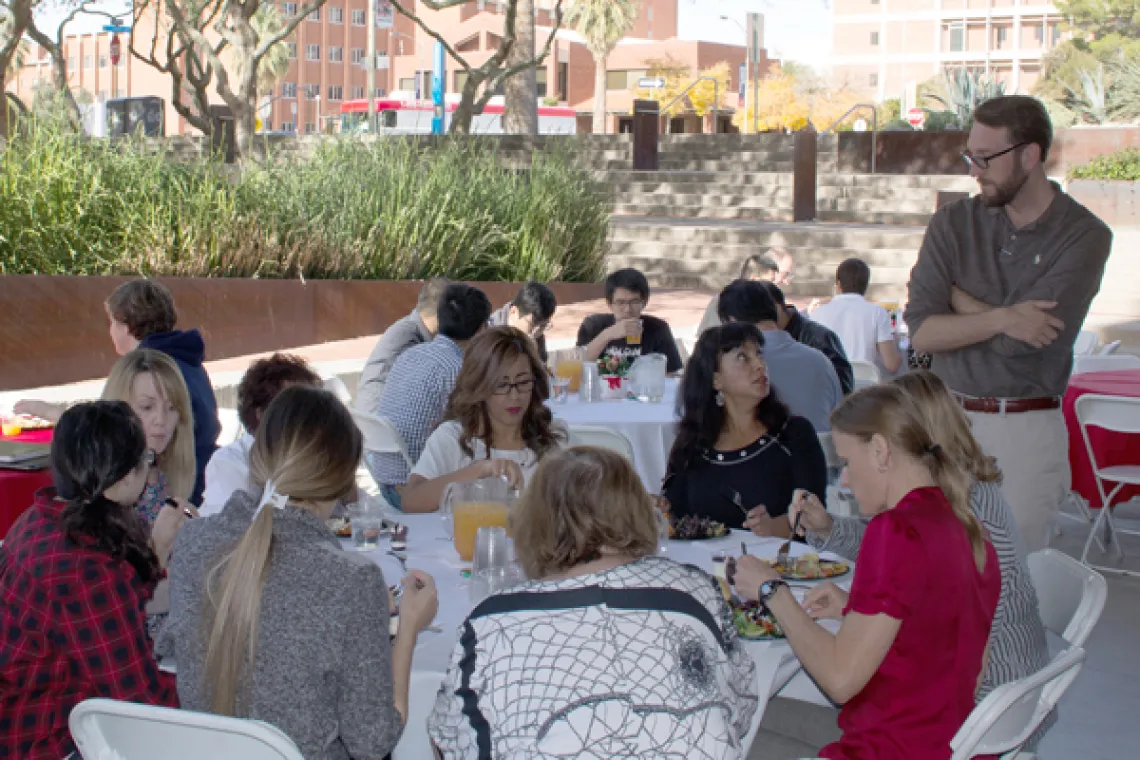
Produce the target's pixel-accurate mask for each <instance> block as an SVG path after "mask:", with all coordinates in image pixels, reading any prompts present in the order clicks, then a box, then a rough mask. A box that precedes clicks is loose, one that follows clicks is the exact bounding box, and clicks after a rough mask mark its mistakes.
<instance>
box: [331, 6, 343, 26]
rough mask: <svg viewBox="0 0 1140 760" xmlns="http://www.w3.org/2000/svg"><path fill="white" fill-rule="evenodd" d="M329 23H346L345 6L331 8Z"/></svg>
mask: <svg viewBox="0 0 1140 760" xmlns="http://www.w3.org/2000/svg"><path fill="white" fill-rule="evenodd" d="M329 23H330V24H343V23H344V8H329Z"/></svg>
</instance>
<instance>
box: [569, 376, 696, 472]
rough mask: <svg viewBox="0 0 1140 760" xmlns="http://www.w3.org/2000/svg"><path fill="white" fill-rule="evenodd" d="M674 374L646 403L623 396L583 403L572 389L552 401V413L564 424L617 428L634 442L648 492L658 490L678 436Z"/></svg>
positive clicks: (634, 449)
mask: <svg viewBox="0 0 1140 760" xmlns="http://www.w3.org/2000/svg"><path fill="white" fill-rule="evenodd" d="M678 382H679V381H678V380H677V378H672V377H671V378H667V379H666V380H665V396H664V397H663V398H662V399H661V401H660V402H659V403H656V404H648V403H642V402H640V401H633V400H630V399H625V400H622V401H598V402H595V403H583V402H582V401H580V400H579V399H578V394H577V393H571V394H570V399H569V401H567V402H566V403H565V404H551V406H550V409H551V411H552V412H553V413H554V416H555V417H557V418H558V419H560V420H563V421H564V422H565V423H566V424H567V425H591V426H595V427H605V428H609V429H610V430H616V431H617V432H619V433H621V434H622V435H624V436H625V437H626V438H628V439H629V442H630V443H631V444H633V461H634V464H635V465H636V466H637V473H638V475H640V476H641V482H642V483H644V484H645V488H646V490H647V491H649V493H651V494H655V493H659V492H660V491H661V480H662V479H663V478H664V477H665V464H666V462H667V461H668V459H669V450H670V449H671V448H673V439H675V438H676V437H677V430H676V427H677V418H676V401H677V385H678Z"/></svg>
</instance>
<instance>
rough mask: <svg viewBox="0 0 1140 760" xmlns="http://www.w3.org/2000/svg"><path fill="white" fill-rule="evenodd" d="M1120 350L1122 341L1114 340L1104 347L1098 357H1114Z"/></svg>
mask: <svg viewBox="0 0 1140 760" xmlns="http://www.w3.org/2000/svg"><path fill="white" fill-rule="evenodd" d="M1119 350H1120V341H1118V340H1114V341H1112V342H1111V343H1109V344H1108V345H1107V346H1102V347H1101V349H1100V353H1098V354H1097V356H1112V355H1113V354H1115V353H1116V352H1117V351H1119Z"/></svg>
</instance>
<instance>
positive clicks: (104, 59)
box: [99, 55, 107, 69]
mask: <svg viewBox="0 0 1140 760" xmlns="http://www.w3.org/2000/svg"><path fill="white" fill-rule="evenodd" d="M99 68H101V69H105V68H107V56H105V55H101V56H99Z"/></svg>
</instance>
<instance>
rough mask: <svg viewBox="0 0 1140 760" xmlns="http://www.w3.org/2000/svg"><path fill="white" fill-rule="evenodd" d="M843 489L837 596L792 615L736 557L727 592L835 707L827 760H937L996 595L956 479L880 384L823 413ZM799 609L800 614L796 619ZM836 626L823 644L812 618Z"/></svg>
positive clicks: (898, 396)
mask: <svg viewBox="0 0 1140 760" xmlns="http://www.w3.org/2000/svg"><path fill="white" fill-rule="evenodd" d="M831 420H832V435H833V440H834V441H835V446H836V449H837V450H838V453H839V456H840V457H841V458H842V459H843V460H844V462H845V467H844V479H845V481H846V483H847V485H849V486H850V488H851V490H852V491H853V492H854V495H855V498H856V499H858V501H859V506H860V509H861V510H862V512H863V514H864V515H867V516H873V519H872V520H871V522H870V524H869V525H868V526H867V532H866V535H865V537H864V539H863V547H862V549H861V550H860V552H859V563H858V565H857V566H856V569H855V578H854V581H853V583H852V588H851V594H850V596H848V594H847V593H845V592H844V591H842V590H841V589H839V588H838V587H837V586H836V585H835V584H833V583H830V582H828V583H824V584H822V585H821V586H819V587H817V588H815V589H813V590H812V592H811V593H809V594H808V595H807V597H806V598H805V600H804V605H803V607H801V606H800V605H799V603H797V602H796V599H795V597H793V596H792V593H791V591H790V590H789V589H788V587H787V585H786V584H784V583H783V581H781V580H780V579H779V575H778V574H776V572H775V571H774V570H773V569H772V568H771V566H770V565H768V564H767V563H765V562H762V561H760V560H758V559H756V558H755V557H743V558H741V560H740V561H739V563H738V568H737V571H736V575H735V579H734V580H735V583H736V587H737V591H738V592H739V593H740V594H741V595H742V596H744V597H746V598H749V599H759V600H760V601H761V602H763V603H764V604H766V605H767V606H768V609H769V610H771V612H772V614H773V615H774V616H775V617H776V619H777V621H779V623H780V625H781V627H782V628H783V629H784V632H785V633H786V634H787V636H788V642H789V643H790V644H791V646H792V649H793V650H794V651H795V653H796V656H797V657H799V659H800V662H802V663H803V666H804V668H805V669H806V670H807V671H808V673H809V674H810V675H811V676H812V677H813V678H814V679H815V681H816V683H818V684H819V685H820V686H821V687H822V688H823V690H824V691H825V692H827V694H828V695H829V696H830V697H831V698H832V699H834V700H835V701H836V702H839V703H842V704H843V709H842V711H841V712H840V715H839V727H840V728H841V729H842V730H843V737H842V738H841V739H840V740H839V741H838V742H836V743H834V744H830V745H828V746H826V747H824V748H823V749H822V750H821V751H820V756H821V757H824V758H830V759H832V760H855V759H856V758H872V757H873V758H875V760H896V759H897V760H902V759H903V758H906V760H946V759H947V758H949V757H950V756H951V752H950V740H951V739H952V738H953V737H954V734H955V733H956V732H957V731H958V729H959V728H960V727H961V725H962V723H963V722H965V720H966V718H967V717H968V716H969V714H970V711H971V710H972V709H973V708H974V692H975V691H976V690H977V687H978V683H979V680H980V679H979V675H980V674H981V672H982V670H983V663H984V660H985V657H986V651H985V650H986V642H987V640H988V638H989V632H990V626H991V624H992V623H993V617H994V610H995V609H996V608H997V601H998V594H999V592H1000V590H1001V578H1000V571H999V570H998V562H997V555H996V553H995V552H994V548H993V546H991V545H990V543H989V542H988V541H987V540H986V537H985V536H984V533H983V530H982V527H981V524H980V523H979V522H978V520H977V518H976V517H974V515H973V512H971V510H970V508H969V505H968V502H967V498H968V496H967V494H968V491H969V485H970V482H969V478H968V476H967V475H966V473H965V472H964V471H963V470H962V469H961V468H960V467H959V466H958V465H956V464H955V463H954V462H952V461H951V460H950V458H949V457H948V456H947V455H946V453H945V452H943V451H942V449H941V448H940V447H939V446H937V445H935V443H934V441H933V438H932V437H931V435H930V433H929V431H927V430H926V429H925V428H924V426H923V423H922V415H921V413H920V412H919V410H918V409H917V407H916V406H915V402H914V401H913V400H912V399H911V398H910V397H909V396H907V395H906V394H905V393H904V392H903V391H902V390H901V389H899V388H897V387H894V386H887V385H880V386H875V387H872V388H867V389H864V390H862V391H859V392H857V393H855V394H853V395H851V396H848V397H847V399H846V401H844V403H843V404H842V405H841V406H840V407H839V408H838V409H836V410H835V412H834V413H833V414H832V416H831ZM805 610H806V611H805ZM827 617H831V618H838V619H841V620H842V621H843V622H842V625H841V626H840V629H839V632H838V633H836V634H834V635H833V634H831V633H830V632H828V631H827V630H825V629H824V628H822V627H821V626H819V625H817V624H816V623H815V620H814V619H813V618H827Z"/></svg>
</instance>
